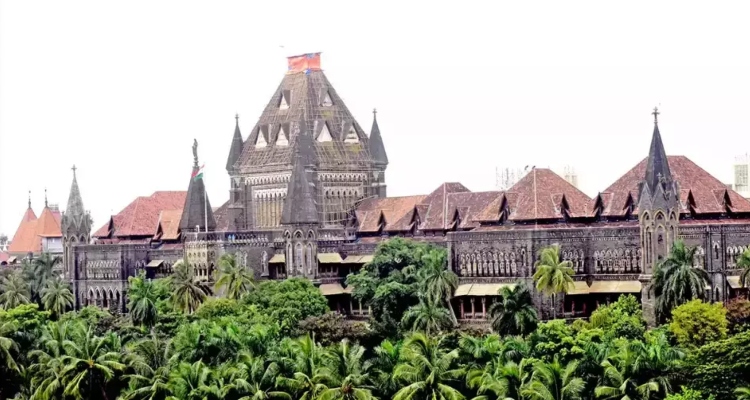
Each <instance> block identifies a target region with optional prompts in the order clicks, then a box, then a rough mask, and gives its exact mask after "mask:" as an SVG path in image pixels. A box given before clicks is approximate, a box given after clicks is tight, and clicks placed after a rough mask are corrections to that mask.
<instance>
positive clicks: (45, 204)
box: [44, 188, 48, 208]
mask: <svg viewBox="0 0 750 400" xmlns="http://www.w3.org/2000/svg"><path fill="white" fill-rule="evenodd" d="M47 207H48V205H47V188H44V208H47Z"/></svg>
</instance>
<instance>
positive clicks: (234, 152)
mask: <svg viewBox="0 0 750 400" xmlns="http://www.w3.org/2000/svg"><path fill="white" fill-rule="evenodd" d="M242 144H243V142H242V133H240V115H239V114H237V113H235V114H234V135H233V136H232V145H231V146H230V147H229V156H228V157H227V171H232V168H234V163H236V162H237V160H238V159H239V158H240V156H241V155H242Z"/></svg>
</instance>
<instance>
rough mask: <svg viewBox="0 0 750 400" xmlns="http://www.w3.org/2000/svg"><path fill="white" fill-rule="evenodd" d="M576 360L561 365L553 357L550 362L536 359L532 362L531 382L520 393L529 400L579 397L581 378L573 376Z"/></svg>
mask: <svg viewBox="0 0 750 400" xmlns="http://www.w3.org/2000/svg"><path fill="white" fill-rule="evenodd" d="M576 369H578V362H577V361H571V362H570V363H568V365H566V366H563V365H562V364H560V362H559V361H558V360H557V358H555V360H554V361H553V362H551V363H546V362H542V361H538V362H536V363H535V364H534V372H533V373H532V374H531V382H529V384H528V386H527V387H526V388H524V389H522V390H521V394H522V395H523V396H524V397H527V398H529V399H531V400H575V399H580V398H581V393H582V392H583V388H584V385H585V384H584V382H583V379H581V378H579V377H577V376H575V374H576Z"/></svg>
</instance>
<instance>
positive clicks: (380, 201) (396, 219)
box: [356, 196, 426, 233]
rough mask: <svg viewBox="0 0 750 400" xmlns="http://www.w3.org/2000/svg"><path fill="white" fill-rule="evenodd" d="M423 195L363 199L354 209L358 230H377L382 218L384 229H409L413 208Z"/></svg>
mask: <svg viewBox="0 0 750 400" xmlns="http://www.w3.org/2000/svg"><path fill="white" fill-rule="evenodd" d="M425 197H426V196H404V197H386V198H368V199H365V200H363V201H362V203H360V205H359V207H357V210H356V215H357V221H359V228H358V231H359V232H362V233H374V232H378V231H379V227H380V224H381V222H383V221H382V220H384V221H385V227H384V230H385V231H406V230H409V227H410V224H411V223H412V220H413V215H414V213H415V208H416V207H417V205H418V204H420V203H421V202H422V201H423V200H424V199H425ZM420 217H421V216H420ZM381 218H382V220H381Z"/></svg>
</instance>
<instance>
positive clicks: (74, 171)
mask: <svg viewBox="0 0 750 400" xmlns="http://www.w3.org/2000/svg"><path fill="white" fill-rule="evenodd" d="M77 169H78V168H76V165H75V164H73V168H71V170H73V179H75V178H76V170H77Z"/></svg>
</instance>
